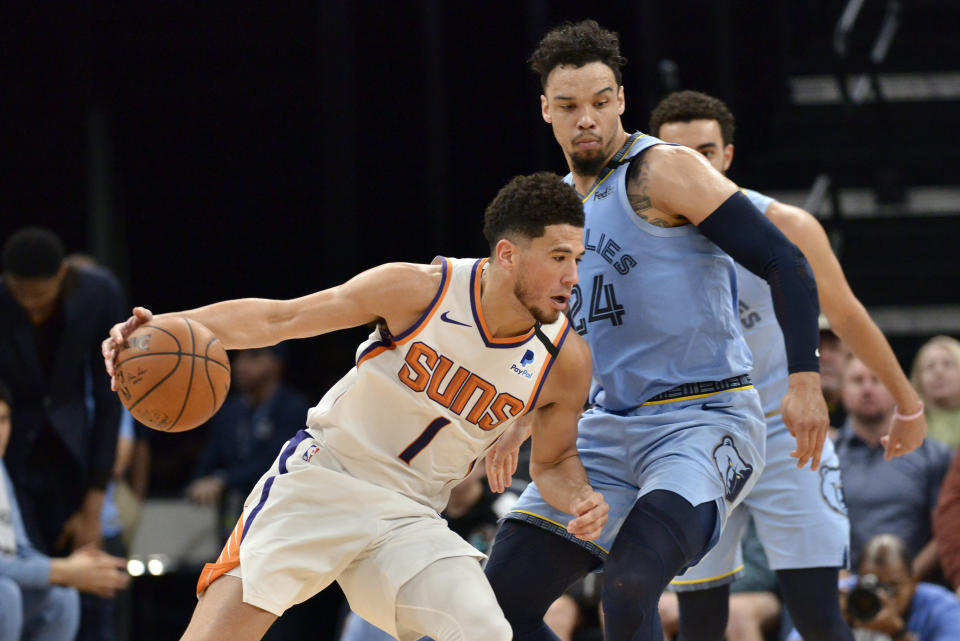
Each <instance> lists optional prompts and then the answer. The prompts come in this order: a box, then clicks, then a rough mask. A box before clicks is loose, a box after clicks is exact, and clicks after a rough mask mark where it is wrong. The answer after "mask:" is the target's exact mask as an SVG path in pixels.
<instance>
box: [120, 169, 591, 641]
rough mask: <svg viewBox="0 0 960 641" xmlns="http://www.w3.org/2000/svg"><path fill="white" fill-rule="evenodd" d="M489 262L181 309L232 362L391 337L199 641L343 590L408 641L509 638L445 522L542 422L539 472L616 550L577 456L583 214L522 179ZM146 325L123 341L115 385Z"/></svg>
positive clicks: (377, 271)
mask: <svg viewBox="0 0 960 641" xmlns="http://www.w3.org/2000/svg"><path fill="white" fill-rule="evenodd" d="M484 234H485V235H486V237H487V240H488V241H489V242H490V246H491V256H490V257H489V258H488V259H481V260H473V259H447V258H438V259H436V260H435V261H434V262H433V263H432V264H430V265H414V264H401V263H393V264H386V265H382V266H380V267H376V268H374V269H371V270H369V271H366V272H363V273H361V274H360V275H358V276H356V277H354V278H353V279H351V280H350V281H348V282H347V283H345V284H343V285H340V286H338V287H333V288H330V289H326V290H323V291H320V292H317V293H315V294H312V295H309V296H305V297H303V298H297V299H293V300H287V301H279V300H264V299H241V300H233V301H226V302H221V303H216V304H213V305H209V306H207V307H202V308H199V309H195V310H191V311H187V312H180V313H178V315H180V316H184V317H187V318H190V319H192V320H196V321H198V322H200V323H202V324H204V325H206V326H207V327H209V328H210V329H211V330H212V331H213V332H214V334H216V335H217V336H218V337H219V338H220V340H221V341H222V342H223V344H224V346H225V347H227V348H228V349H247V348H254V347H263V346H267V345H273V344H276V343H278V342H280V341H283V340H288V339H292V338H303V337H308V336H315V335H318V334H324V333H327V332H331V331H334V330H337V329H342V328H346V327H354V326H358V325H364V324H367V323H373V322H376V323H377V328H376V329H375V330H374V332H373V333H372V334H371V336H370V338H369V340H367V341H366V342H365V343H363V344H361V345H360V347H359V348H358V350H357V364H356V367H354V368H353V369H351V371H350V372H349V373H348V374H347V375H346V376H345V377H344V378H343V379H341V381H340V382H339V383H337V384H336V385H335V386H334V387H333V388H332V389H331V390H330V391H329V392H328V393H327V394H326V396H324V398H323V399H322V400H321V401H320V403H319V405H317V406H316V407H315V408H313V409H312V410H310V412H309V413H308V415H307V417H306V423H307V428H306V429H304V430H301V431H300V432H299V433H298V434H297V435H296V436H295V437H294V438H292V439H291V440H290V441H288V443H287V444H286V445H285V446H284V448H283V450H282V451H281V453H280V455H279V456H278V458H277V460H276V461H275V462H274V464H273V466H272V468H271V469H270V470H269V471H268V472H267V473H266V474H265V475H264V476H263V478H262V479H261V480H260V482H259V483H258V484H257V486H256V487H255V488H254V490H253V491H252V492H251V494H250V496H249V497H248V498H247V501H246V503H245V507H244V511H243V515H242V517H241V519H240V521H239V522H238V524H237V528H236V530H235V531H234V534H233V536H232V537H231V538H230V540H229V541H228V543H227V545H226V547H225V548H224V551H223V553H222V554H221V556H220V559H218V562H217V563H212V564H208V565H207V567H206V568H204V571H203V574H202V575H201V578H200V581H199V583H198V595H199V599H200V600H199V603H198V604H197V608H196V610H195V612H194V615H193V618H192V620H191V622H190V624H189V626H188V628H187V630H186V632H185V634H184V636H183V637H182V638H183V639H184V640H189V641H198V640H211V639H223V640H229V641H249V640H256V639H260V638H261V637H262V636H263V634H264V633H265V632H266V630H267V628H269V627H270V625H271V624H272V623H273V621H274V620H275V619H276V618H277V617H278V616H280V615H281V614H282V613H283V612H284V610H286V609H287V608H288V607H290V606H292V605H294V604H295V603H298V602H300V601H303V600H305V599H307V598H309V597H310V596H312V595H313V594H315V593H316V592H318V591H320V590H321V589H323V588H324V587H326V586H327V585H328V584H329V583H331V582H332V581H334V580H336V581H338V582H339V583H340V585H341V587H342V588H343V591H344V592H345V594H346V595H347V599H348V600H349V602H350V606H351V608H352V609H353V610H354V611H355V612H357V613H358V614H360V615H361V616H363V617H364V618H365V619H367V620H368V621H370V622H371V623H374V624H375V625H377V626H378V627H380V628H382V629H383V630H385V631H387V632H389V633H390V634H392V635H394V636H395V637H397V638H399V639H400V640H401V641H413V640H415V639H419V638H420V637H421V636H423V635H428V636H430V637H432V638H433V639H435V640H436V641H474V640H476V641H480V640H483V641H489V640H494V641H496V640H502V641H508V640H509V639H510V638H511V631H510V626H509V624H508V623H507V622H506V620H505V619H504V617H503V614H502V611H501V609H500V607H499V606H498V605H497V601H496V599H495V597H494V595H493V592H492V590H491V588H490V586H489V584H488V583H487V581H486V579H485V577H484V575H483V573H482V571H481V569H480V564H479V563H478V557H482V555H480V554H479V553H478V552H477V551H476V550H475V549H474V548H473V547H472V546H470V545H469V544H468V543H466V542H465V541H463V539H461V538H460V537H458V536H457V535H456V534H454V533H453V532H452V531H451V530H449V528H447V526H446V523H445V522H444V521H443V520H442V519H441V518H440V517H439V516H438V512H439V511H440V510H441V509H442V508H443V507H444V505H445V504H446V501H447V498H448V497H449V494H450V490H451V488H453V486H455V485H456V484H457V483H458V482H459V481H460V480H462V479H463V478H464V477H465V476H466V475H467V474H468V473H469V472H470V470H471V468H472V467H473V465H474V463H475V461H476V460H477V459H478V458H479V457H482V456H483V455H484V452H485V451H487V450H488V449H489V448H490V446H491V445H492V444H493V443H494V441H496V439H497V438H498V437H499V435H500V434H501V433H502V432H503V431H504V430H505V429H506V427H507V426H508V425H510V424H511V422H512V421H513V420H514V419H516V418H518V417H520V416H522V415H524V414H527V413H528V412H530V411H532V410H536V411H535V415H534V416H533V418H534V420H533V424H534V427H533V453H532V463H531V473H532V474H533V476H534V478H535V479H536V480H537V483H538V485H539V487H540V488H541V491H542V492H543V493H544V496H545V497H546V498H547V500H548V501H550V503H551V504H552V505H554V506H555V507H556V508H557V509H559V510H562V511H563V512H566V513H567V514H570V515H572V516H573V517H574V518H572V520H570V521H569V522H568V523H566V524H565V526H562V527H565V529H566V530H567V531H568V532H569V533H570V534H572V535H574V536H576V537H579V538H582V539H584V540H592V539H594V538H596V537H597V536H599V535H600V532H601V529H602V528H603V525H604V523H605V522H606V519H607V510H608V507H607V505H606V503H605V502H604V500H603V497H602V496H601V495H600V494H599V493H597V492H595V491H593V489H592V488H591V487H590V484H589V482H588V480H587V476H586V473H585V471H584V469H583V466H582V465H581V463H580V460H579V457H578V455H577V450H576V431H577V427H576V426H577V417H578V414H579V412H580V410H581V409H582V407H583V405H584V402H585V401H586V398H587V392H588V388H589V383H590V372H591V366H590V364H591V360H590V353H589V349H588V348H587V346H586V343H585V342H584V341H583V339H581V338H580V337H579V336H578V335H577V333H576V332H573V331H570V326H569V322H568V321H567V319H566V317H565V316H564V315H563V314H562V312H563V311H564V310H565V309H566V307H567V302H568V300H569V298H570V295H571V290H572V288H573V286H574V285H575V284H576V282H577V261H578V260H579V258H580V256H581V255H582V254H583V252H584V246H583V240H582V235H583V208H582V206H581V204H580V200H579V198H578V197H577V196H576V194H575V193H574V191H573V190H572V189H571V188H570V187H569V186H567V185H564V184H563V183H562V182H561V181H560V179H559V178H558V177H557V176H555V175H553V174H549V173H538V174H534V175H532V176H528V177H517V178H515V179H514V180H513V181H511V182H510V183H509V184H508V185H507V186H506V187H504V188H503V189H502V190H501V191H500V193H499V194H498V195H497V197H496V198H495V199H494V200H493V202H492V203H491V204H490V206H489V207H488V208H487V211H486V214H485V222H484ZM151 318H152V315H151V313H150V312H149V311H148V310H145V309H143V308H136V309H135V310H134V315H133V317H131V318H130V319H129V320H128V321H126V322H125V323H122V324H118V325H116V326H115V327H114V328H113V329H112V330H111V332H110V337H109V338H107V339H106V340H105V341H104V342H103V355H104V359H105V363H106V368H107V371H108V373H109V374H110V375H111V376H112V375H113V372H114V364H115V358H116V354H117V351H118V349H119V347H120V346H121V345H122V344H123V342H124V339H125V337H126V336H128V335H129V334H130V332H132V331H133V330H134V329H135V328H137V327H138V326H140V325H143V324H145V323H148V322H149V321H150V320H151Z"/></svg>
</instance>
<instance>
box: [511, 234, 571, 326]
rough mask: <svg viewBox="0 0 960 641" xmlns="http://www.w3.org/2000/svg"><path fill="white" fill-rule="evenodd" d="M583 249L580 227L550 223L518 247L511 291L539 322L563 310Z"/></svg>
mask: <svg viewBox="0 0 960 641" xmlns="http://www.w3.org/2000/svg"><path fill="white" fill-rule="evenodd" d="M583 252H584V249H583V228H582V227H574V226H573V225H549V226H547V227H546V228H545V229H544V234H543V236H540V237H538V238H534V239H532V240H530V241H528V242H527V243H525V244H524V246H523V247H522V248H521V249H520V255H519V258H518V264H517V270H516V274H517V276H516V280H515V284H514V294H515V295H516V297H517V300H519V301H520V303H521V304H522V305H523V306H524V307H526V308H527V311H529V312H530V314H531V315H532V316H533V317H534V318H535V319H536V321H537V322H538V323H542V324H549V323H552V322H553V321H555V320H557V318H558V317H559V316H560V314H562V313H563V312H564V311H566V309H567V304H568V303H569V302H570V294H571V292H572V291H573V286H574V285H576V284H577V263H578V262H579V261H580V258H581V257H582V256H583Z"/></svg>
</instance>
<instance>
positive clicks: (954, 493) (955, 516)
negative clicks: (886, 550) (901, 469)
mask: <svg viewBox="0 0 960 641" xmlns="http://www.w3.org/2000/svg"><path fill="white" fill-rule="evenodd" d="M933 535H934V539H935V540H936V542H937V551H938V552H939V554H940V563H941V565H942V567H943V574H944V575H945V576H946V578H947V581H949V582H950V585H951V586H953V589H954V590H956V591H957V595H958V596H960V456H957V455H956V454H955V455H954V457H953V463H952V464H951V465H950V471H949V472H947V478H946V479H945V480H944V481H943V487H942V488H940V500H939V501H937V512H936V515H935V516H934V519H933Z"/></svg>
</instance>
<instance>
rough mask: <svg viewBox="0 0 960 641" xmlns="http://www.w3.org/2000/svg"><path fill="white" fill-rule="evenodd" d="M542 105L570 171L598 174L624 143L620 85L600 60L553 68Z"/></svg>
mask: <svg viewBox="0 0 960 641" xmlns="http://www.w3.org/2000/svg"><path fill="white" fill-rule="evenodd" d="M540 107H541V111H542V115H543V119H544V120H546V121H547V122H548V123H550V125H551V126H552V127H553V135H554V136H555V137H556V139H557V142H558V143H560V147H561V148H562V149H563V153H564V154H565V155H566V156H567V159H568V161H569V163H570V165H571V167H572V169H573V171H574V173H577V174H581V175H584V176H596V175H598V174H599V173H600V170H601V169H602V168H603V166H604V165H605V164H606V162H607V160H608V159H609V158H611V157H612V156H613V154H615V153H616V152H617V149H619V147H620V145H622V144H623V135H622V134H623V126H622V125H621V124H620V116H621V114H623V109H624V102H623V87H621V86H619V85H618V84H617V80H616V76H614V74H613V69H611V68H610V67H608V66H607V65H605V64H603V63H602V62H591V63H588V64H585V65H583V66H582V67H573V66H570V65H564V66H560V67H557V68H556V69H554V70H553V71H551V72H550V75H549V76H548V77H547V86H546V87H545V88H544V95H542V96H540Z"/></svg>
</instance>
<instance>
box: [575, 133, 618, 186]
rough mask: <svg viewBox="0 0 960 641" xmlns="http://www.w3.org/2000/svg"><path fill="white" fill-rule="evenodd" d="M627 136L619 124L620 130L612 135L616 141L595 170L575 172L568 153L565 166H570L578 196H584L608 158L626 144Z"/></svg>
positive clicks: (604, 167)
mask: <svg viewBox="0 0 960 641" xmlns="http://www.w3.org/2000/svg"><path fill="white" fill-rule="evenodd" d="M629 138H630V134H628V133H627V132H626V131H625V130H624V129H623V127H622V126H621V127H620V131H619V132H618V133H617V134H616V136H614V140H615V141H616V143H615V144H614V145H613V146H612V149H610V151H609V153H608V154H607V156H606V158H604V159H603V164H602V165H600V168H599V169H598V170H597V171H595V172H590V173H579V172H577V170H576V169H575V168H574V164H573V160H572V159H571V158H570V156H569V155H568V156H567V167H569V168H570V173H571V174H573V186H574V188H575V189H576V190H577V193H578V194H580V196H586V195H587V192H589V191H590V189H592V188H593V185H594V183H595V182H597V179H598V178H599V177H600V175H601V174H602V173H603V172H604V169H606V167H607V165H608V164H609V163H610V160H611V159H612V158H613V157H614V156H616V155H617V152H618V151H620V150H621V149H622V148H623V146H624V145H625V144H627V140H629Z"/></svg>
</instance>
